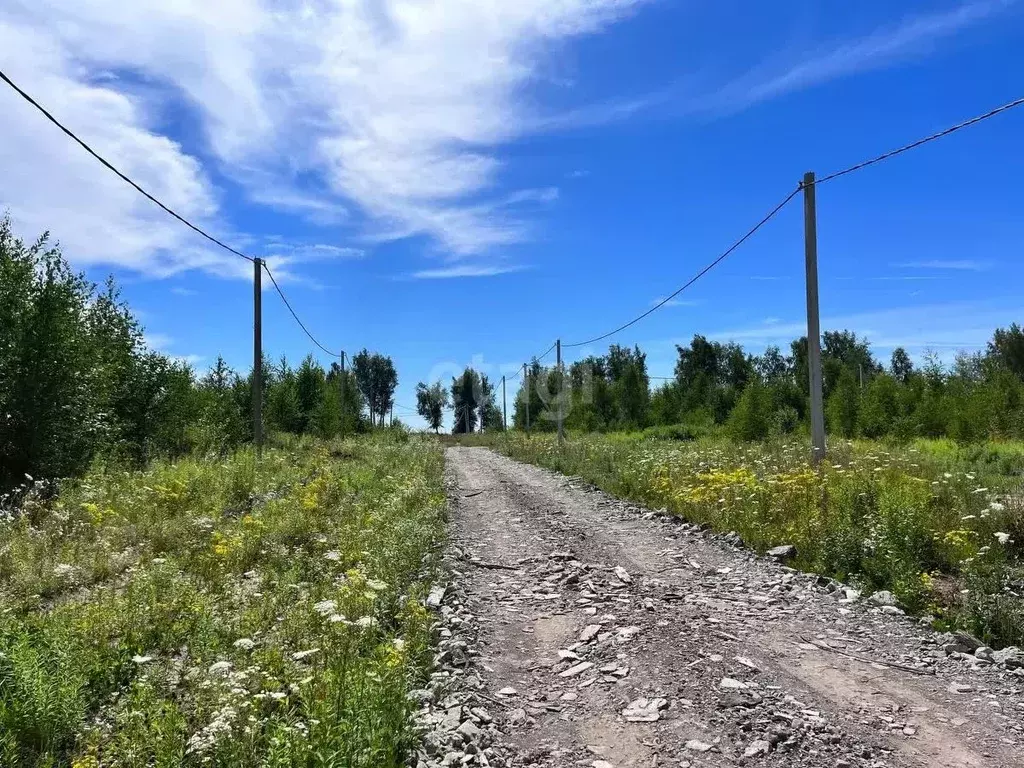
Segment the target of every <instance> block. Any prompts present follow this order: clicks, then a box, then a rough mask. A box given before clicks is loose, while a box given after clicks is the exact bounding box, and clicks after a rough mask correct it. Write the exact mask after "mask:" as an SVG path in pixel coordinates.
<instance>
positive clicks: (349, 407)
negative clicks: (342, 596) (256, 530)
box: [0, 218, 398, 494]
mask: <svg viewBox="0 0 1024 768" xmlns="http://www.w3.org/2000/svg"><path fill="white" fill-rule="evenodd" d="M351 362H352V365H351V367H350V370H348V371H344V372H343V371H342V370H341V368H340V367H339V366H338V365H337V364H332V365H331V366H330V368H329V369H327V370H325V369H324V368H323V367H322V366H321V365H320V364H319V363H317V362H316V360H314V359H313V358H312V357H307V358H306V359H305V360H303V361H302V363H301V364H300V365H298V367H295V366H294V365H292V364H291V363H289V362H288V360H286V359H284V358H281V359H280V360H278V361H277V362H273V361H271V360H270V359H269V358H267V359H265V360H264V364H263V371H264V375H263V379H264V386H263V414H264V421H265V429H266V430H267V431H268V432H269V431H276V432H286V433H291V434H296V435H297V434H308V435H316V436H318V437H321V438H333V437H336V436H339V435H348V434H353V433H358V432H366V431H368V430H369V429H370V428H371V427H372V426H373V425H378V426H383V425H384V420H385V416H386V414H387V412H388V411H389V409H390V408H391V406H392V403H393V401H394V392H395V387H396V386H397V384H398V374H397V372H396V370H395V366H394V364H393V362H392V361H391V359H390V358H389V357H386V356H384V355H381V354H379V353H371V352H369V351H368V350H365V349H364V350H363V351H362V352H360V353H358V354H356V355H354V356H353V357H352V361H351ZM251 414H252V375H251V374H250V373H244V374H242V373H238V372H236V371H234V370H232V369H231V368H230V367H229V366H228V365H227V363H226V362H225V361H224V360H223V359H220V358H218V359H217V360H216V361H215V362H213V364H212V365H211V366H210V368H209V369H208V370H207V371H206V372H205V373H199V372H197V371H196V370H195V369H193V368H192V367H191V366H190V365H188V364H187V363H185V362H182V361H180V360H176V359H174V358H173V357H171V356H169V355H166V354H162V353H161V352H159V351H155V350H153V349H151V348H149V347H148V346H147V344H146V341H145V337H144V335H143V329H142V327H141V325H140V324H139V323H138V321H137V320H136V319H135V318H134V316H133V315H132V313H131V311H130V309H129V308H128V306H127V305H126V304H125V303H124V302H123V301H122V300H121V298H120V295H119V292H118V288H117V286H116V285H115V284H114V282H113V281H112V280H110V281H107V283H106V284H105V285H103V286H102V287H101V286H96V285H94V284H92V283H90V282H89V281H88V280H87V279H86V277H85V276H84V275H83V274H81V273H78V272H75V271H74V270H73V269H72V268H71V267H70V266H69V264H68V263H67V261H66V260H65V258H64V256H63V255H62V253H61V251H60V249H59V248H57V247H54V246H51V245H49V244H48V242H47V239H46V237H45V235H44V236H43V237H41V238H40V239H39V240H37V241H36V242H34V243H25V242H24V241H22V240H21V239H19V238H18V237H16V236H15V235H14V233H13V231H12V228H11V223H10V220H9V219H2V218H0V494H2V493H4V492H5V491H8V490H10V489H11V488H13V487H15V486H18V485H20V484H21V483H22V482H24V480H25V476H26V475H29V476H30V477H31V478H34V479H39V478H47V479H54V478H64V477H74V476H80V475H82V474H83V473H84V472H86V471H87V470H88V469H89V467H90V466H91V465H93V464H94V463H95V462H97V461H105V462H109V463H113V464H118V465H129V466H132V467H136V468H141V467H144V466H145V465H146V463H147V462H149V461H151V460H152V459H155V458H162V457H176V456H187V455H190V454H194V453H197V452H198V453H204V454H221V455H226V454H227V453H229V452H230V451H232V450H234V449H235V448H237V447H239V446H241V445H244V444H246V443H248V442H250V441H251V440H252V415H251Z"/></svg>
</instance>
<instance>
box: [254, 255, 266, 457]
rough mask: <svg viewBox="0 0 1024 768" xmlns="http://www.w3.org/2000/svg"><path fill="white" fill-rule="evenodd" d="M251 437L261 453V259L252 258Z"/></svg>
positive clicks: (260, 453)
mask: <svg viewBox="0 0 1024 768" xmlns="http://www.w3.org/2000/svg"><path fill="white" fill-rule="evenodd" d="M252 437H253V441H254V442H255V443H256V457H257V458H259V457H261V456H262V455H263V259H253V260H252Z"/></svg>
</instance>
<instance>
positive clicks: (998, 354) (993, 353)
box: [988, 323, 1024, 379]
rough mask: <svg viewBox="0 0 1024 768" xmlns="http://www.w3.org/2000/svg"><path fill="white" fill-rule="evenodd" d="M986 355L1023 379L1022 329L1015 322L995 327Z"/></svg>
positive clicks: (1023, 349) (1023, 348) (1023, 347)
mask: <svg viewBox="0 0 1024 768" xmlns="http://www.w3.org/2000/svg"><path fill="white" fill-rule="evenodd" d="M988 355H989V357H991V358H992V359H994V360H995V361H996V362H997V363H998V364H999V365H1000V366H1002V367H1003V368H1005V369H1006V370H1008V371H1010V372H1011V373H1013V374H1014V375H1016V376H1018V377H1019V378H1021V379H1024V329H1022V328H1021V327H1020V326H1019V325H1017V323H1013V324H1012V325H1011V326H1010V327H1009V328H1007V329H1005V330H1004V329H1002V328H997V329H996V331H995V333H994V334H993V336H992V341H990V342H989V344H988Z"/></svg>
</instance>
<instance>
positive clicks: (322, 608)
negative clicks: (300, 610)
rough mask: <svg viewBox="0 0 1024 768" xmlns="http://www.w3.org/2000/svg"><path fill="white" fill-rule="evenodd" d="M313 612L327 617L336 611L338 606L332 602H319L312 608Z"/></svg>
mask: <svg viewBox="0 0 1024 768" xmlns="http://www.w3.org/2000/svg"><path fill="white" fill-rule="evenodd" d="M313 610H314V611H316V612H317V613H319V614H320V615H321V616H327V615H328V614H331V613H334V612H335V611H337V610H338V604H337V603H336V602H335V601H334V600H321V601H320V602H319V603H317V604H316V605H314V606H313Z"/></svg>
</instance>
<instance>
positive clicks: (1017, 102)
mask: <svg viewBox="0 0 1024 768" xmlns="http://www.w3.org/2000/svg"><path fill="white" fill-rule="evenodd" d="M1021 105H1024V97H1022V98H1019V99H1015V100H1014V101H1011V102H1008V103H1006V104H1003V105H1002V106H1001V107H996V108H995V109H991V110H989V111H988V112H985V113H984V114H982V115H977V116H976V117H972V118H970V119H969V120H964V121H963V122H962V123H957V124H956V125H954V126H951V127H949V128H946V129H945V130H942V131H939V132H938V133H933V134H932V135H931V136H926V137H924V138H923V139H918V140H917V141H913V142H911V143H910V144H906V145H905V146H902V147H900V148H899V149H892V150H890V151H888V152H885V153H883V154H881V155H879V156H878V157H873V158H871V159H870V160H865V161H864V162H861V163H857V164H856V165H851V166H850V167H849V168H844V169H843V170H841V171H836V172H835V173H830V174H829V175H828V176H823V177H822V178H820V179H818V180H817V181H816V182H815V184H824V183H825V182H826V181H832V179H838V178H839V177H840V176H845V175H846V174H848V173H853V172H854V171H859V170H861V169H862V168H867V167H868V166H869V165H874V164H875V163H880V162H882V161H883V160H888V159H889V158H891V157H895V156H896V155H901V154H903V153H904V152H909V151H910V150H912V149H917V148H918V147H920V146H922V145H923V144H927V143H929V142H931V141H935V140H936V139H941V138H943V137H945V136H949V135H950V134H951V133H956V132H957V131H959V130H961V129H962V128H968V127H970V126H972V125H975V124H977V123H980V122H981V121H983V120H988V119H989V118H990V117H995V116H996V115H999V114H1002V113H1003V112H1007V111H1009V110H1011V109H1013V108H1014V107H1019V106H1021Z"/></svg>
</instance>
